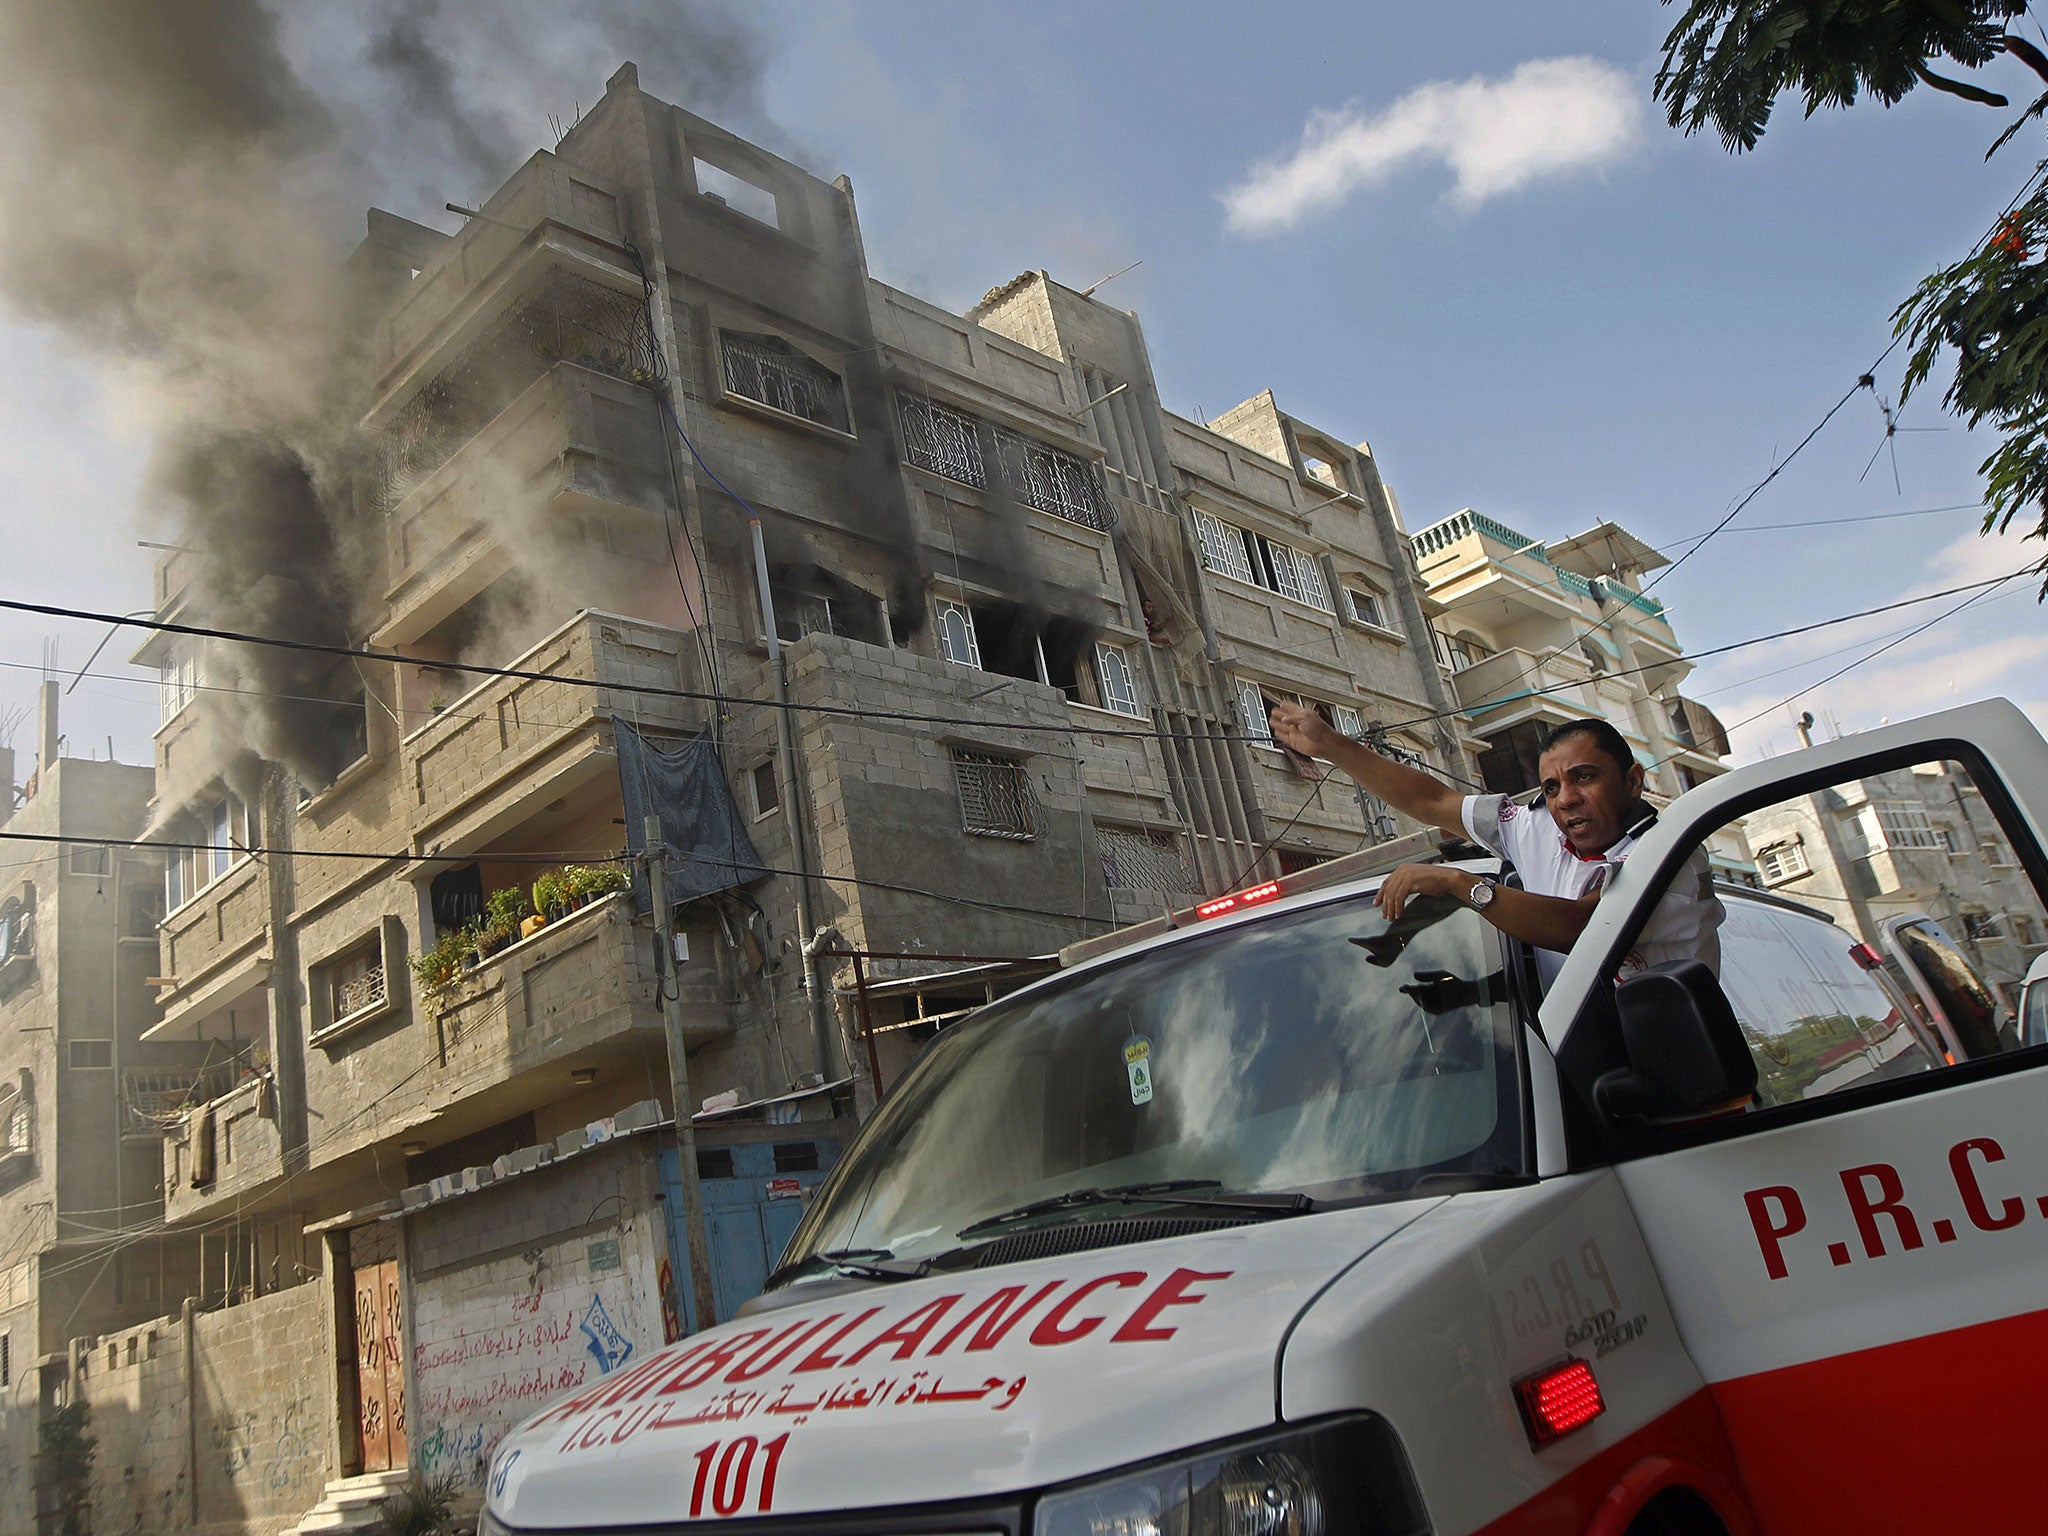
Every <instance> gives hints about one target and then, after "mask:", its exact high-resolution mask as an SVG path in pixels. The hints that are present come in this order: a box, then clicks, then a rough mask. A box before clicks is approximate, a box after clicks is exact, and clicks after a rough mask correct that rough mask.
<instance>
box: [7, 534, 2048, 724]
mask: <svg viewBox="0 0 2048 1536" xmlns="http://www.w3.org/2000/svg"><path fill="white" fill-rule="evenodd" d="M2028 569H2031V567H2029V568H2028ZM2014 574H2015V575H2024V574H2026V571H2025V570H2022V571H2019V572H2015V573H2014ZM2011 579H2012V577H2010V576H2001V577H1994V578H1991V579H1990V580H1988V581H1985V582H1979V583H1974V584H1965V585H1962V586H1956V587H1947V588H1943V589H1942V590H1940V591H1936V592H1928V593H1923V594H1921V595H1919V596H1916V597H1908V598H1901V599H1899V600H1898V601H1896V602H1892V603H1883V604H1880V605H1878V606H1876V607H1873V608H1863V609H1858V610H1857V611H1856V612H1853V613H1845V614H1838V615H1836V616H1835V617H1833V618H1827V619H1816V620H1814V621H1812V622H1810V623H1807V624H1797V625H1792V626H1789V627H1787V628H1784V629H1776V630H1769V631H1767V632H1765V633H1763V634H1760V635H1751V636H1749V637H1748V638H1746V639H1742V640H1734V641H1730V642H1728V643H1727V644H1725V645H1718V646H1711V647H1708V648H1707V649H1705V650H1699V651H1683V652H1680V653H1679V654H1678V656H1676V657H1675V658H1673V660H1676V661H1702V660H1705V659H1707V658H1708V657H1712V656H1721V655H1726V654H1727V653H1728V652H1730V651H1737V650H1742V649H1745V648H1746V647H1749V646H1753V645H1763V644H1765V643H1767V642H1769V641H1772V640H1783V639H1788V638H1790V637H1792V636H1794V635H1803V634H1810V633H1812V632H1813V631H1815V630H1819V629H1826V628H1829V627H1831V626H1833V625H1836V624H1847V623H1851V622H1853V621H1855V620H1857V619H1866V618H1870V617H1872V616H1874V615H1876V614H1880V613H1889V612H1891V611H1893V610H1894V609H1898V608H1904V607H1909V606H1911V605H1912V604H1915V603H1924V602H1931V601H1934V600H1935V599H1937V598H1942V597H1948V596H1952V595H1954V594H1955V593H1958V592H1967V591H1969V590H1971V589H1972V586H1973V585H1974V586H1989V585H1994V584H1996V583H2000V582H2004V581H2008V580H2011ZM0 610H15V611H25V612H32V613H39V614H45V615H49V616H52V617H57V618H70V619H84V620H89V621H97V622H115V621H116V620H117V619H118V616H116V615H108V614H101V613H95V612H90V611H87V610H82V609H72V608H60V607H56V606H54V605H49V604H36V603H26V602H21V601H18V600H14V599H0ZM119 622H124V623H127V624H131V625H134V626H136V627H139V628H162V629H166V630H170V631H172V632H174V633H186V634H196V635H199V636H200V637H201V638H206V639H219V640H227V641H232V642H235V643H238V644H246V645H268V646H275V647H279V648H282V649H287V650H298V649H312V650H319V651H331V650H335V649H337V648H335V647H328V646H319V645H314V644H312V643H311V642H304V641H296V640H283V639H278V638H274V637H270V636H264V635H252V634H247V633H243V632H240V631H235V630H207V629H201V628H200V627H198V626H194V625H174V624H169V623H162V622H154V621H147V620H141V619H126V620H119ZM345 654H348V655H351V656H360V657H362V658H363V659H364V660H367V661H390V662H395V663H399V664H410V665H423V664H425V663H422V662H421V661H420V658H418V657H414V656H400V655H395V654H390V653H382V652H374V651H348V652H345ZM1671 664H1672V663H1671V662H1670V661H1662V662H1655V663H1651V664H1649V665H1647V666H1641V667H1631V668H1627V669H1625V670H1618V671H1614V672H1608V673H1604V674H1603V675H1604V676H1608V677H1628V676H1633V675H1635V674H1638V673H1642V672H1648V671H1653V670H1656V669H1658V668H1661V667H1667V666H1670V665H1671ZM31 665H32V664H31V663H28V662H0V667H10V668H15V669H18V670H27V669H29V668H30V667H31ZM432 665H434V666H436V667H440V668H442V669H443V670H449V671H461V672H465V673H470V674H474V675H477V676H482V677H494V678H511V679H515V680H519V681H529V682H548V683H561V684H567V685H571V686H574V687H579V688H594V689H609V690H611V691H613V692H617V693H628V694H642V695H647V696H650V697H655V698H671V699H683V700H691V701H697V702H707V701H708V702H714V703H727V704H740V705H753V706H765V707H771V708H787V709H790V710H793V711H797V712H815V713H827V714H834V715H840V716H846V717H850V718H855V719H878V720H894V721H900V722H903V723H906V724H918V725H959V726H967V725H974V726H980V727H983V728H985V729H999V730H1004V731H1015V732H1026V733H1034V734H1046V733H1051V734H1059V735H1069V736H1082V735H1088V736H1115V737H1122V738H1131V739H1138V740H1150V741H1236V740H1244V739H1245V738H1243V737H1240V736H1237V735H1235V734H1234V733H1227V732H1213V731H1212V732H1199V731H1196V732H1191V731H1159V730H1147V729H1140V728H1136V727H1131V728H1124V727H1119V726H1108V725H1096V724H1094V723H1093V722H1091V723H1089V724H1087V725H1072V724H1064V725H1055V724H1050V723H1042V722H1037V721H1028V720H1026V721H1003V722H992V721H989V720H986V719H978V718H971V717H966V716H956V715H939V714H927V713H922V712H919V711H915V710H872V709H864V708H860V707H858V706H854V705H838V704H803V703H797V702H794V701H792V702H791V703H789V704H787V705H781V704H778V703H777V702H776V701H774V700H768V699H748V698H741V697H738V696H735V695H731V694H717V693H705V692H701V691H695V690H691V689H684V688H669V687H665V686H662V685H660V684H655V683H631V682H622V681H621V682H608V681H605V680H603V679H599V678H588V677H568V676H564V675H562V674H560V673H554V672H535V671H530V670H527V669H524V668H518V667H488V666H484V665H483V664H481V663H471V662H462V663H457V662H448V663H441V662H435V663H432ZM89 675H90V676H92V677H94V678H96V679H101V680H104V681H108V682H115V683H126V682H131V681H132V682H133V683H134V684H135V686H138V687H147V686H152V685H150V684H149V683H148V682H147V680H145V679H140V678H137V679H132V680H131V679H127V678H122V677H118V676H116V675H114V674H112V673H101V672H95V673H91V674H89ZM194 686H196V687H197V688H199V689H202V690H205V691H210V692H216V693H225V694H235V695H241V696H247V697H275V698H287V699H300V700H304V701H306V702H316V703H318V702H330V703H344V702H350V701H347V700H340V699H333V700H323V699H320V698H318V697H317V696H312V695H301V694H270V693H266V692H265V691H264V690H261V689H250V688H229V687H226V686H224V685H220V684H205V683H202V684H197V685H194ZM1572 686H1576V685H1560V686H1559V687H1556V688H1549V689H1534V690H1531V691H1530V692H1529V693H1528V694H1526V695H1516V697H1518V698H1519V697H1530V698H1539V697H1542V696H1544V695H1546V694H1549V693H1555V692H1560V691H1564V690H1565V689H1566V688H1569V687H1572ZM1483 702H1498V701H1483ZM1469 713H1470V711H1469V710H1468V709H1456V710H1436V711H1432V712H1431V713H1428V714H1422V715H1413V716H1410V717H1408V718H1407V719H1404V720H1396V721H1391V722H1388V723H1386V724H1385V725H1383V726H1382V727H1381V728H1382V729H1383V730H1388V731H1398V730H1406V729H1409V728H1411V727H1413V726H1418V725H1427V724H1430V723H1432V722H1434V721H1437V720H1455V719H1459V718H1461V717H1463V716H1465V715H1467V714H1469ZM441 714H442V716H449V715H453V717H454V718H458V719H479V718H486V717H485V716H482V715H472V714H467V713H464V712H458V711H449V710H444V711H442V712H441ZM437 718H439V717H437ZM557 723H558V724H559V725H560V726H561V728H563V729H567V728H568V727H569V725H570V724H572V723H573V722H557ZM1251 744H1252V745H1257V743H1256V742H1252V743H1251Z"/></svg>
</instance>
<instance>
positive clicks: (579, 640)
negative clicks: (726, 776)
mask: <svg viewBox="0 0 2048 1536" xmlns="http://www.w3.org/2000/svg"><path fill="white" fill-rule="evenodd" d="M696 654H697V653H696V650H695V648H694V646H693V645H692V643H691V642H690V640H689V638H688V636H687V635H686V634H684V633H682V632H681V631H677V630H672V629H666V628H663V627H662V626H660V625H656V624H648V623H644V622H642V621H640V620H637V619H626V618H620V617H617V616H615V615H611V614H602V613H588V612H586V613H580V614H578V615H576V617H574V618H572V619H570V620H569V621H568V623H566V624H564V625H563V626H562V627H561V628H560V629H558V630H556V631H555V632H554V633H553V634H552V635H550V636H548V637H547V639H545V640H543V641H541V643H540V644H538V645H536V646H535V647H533V649H531V650H529V651H528V652H526V654H525V655H523V656H520V657H518V658H517V659H515V660H514V661H513V662H512V663H511V670H514V671H519V672H528V673H541V674H544V675H543V676H541V677H537V678H536V677H500V678H493V679H491V680H490V681H489V682H487V683H485V684H483V685H482V686H481V687H478V688H475V689H473V690H471V691H470V692H469V693H466V694H463V695H462V696H461V697H460V698H457V699H456V700H454V701H453V702H452V703H450V704H449V705H448V706H447V707H446V708H445V709H444V710H443V711H442V712H441V713H440V714H439V715H438V716H437V717H436V718H434V719H433V720H432V721H430V722H429V723H428V724H426V725H423V726H421V727H419V728H418V729H417V730H415V731H413V732H412V733H411V734H410V735H408V736H407V737H406V738H405V740H404V743H403V746H402V752H403V755H404V783H405V787H406V791H407V795H408V798H409V799H410V802H411V816H410V820H411V825H412V832H413V835H414V837H415V838H417V839H419V840H420V841H421V842H422V843H425V842H435V843H438V844H440V845H441V846H443V847H447V848H460V849H461V851H465V852H469V851H474V850H475V845H476V843H477V842H478V841H479V840H480V839H481V838H482V837H485V836H488V835H489V832H490V830H491V829H493V828H495V827H497V826H500V825H502V824H504V822H505V820H506V819H507V817H508V816H510V815H513V814H515V813H516V809H517V807H519V806H522V805H525V804H527V803H529V802H532V803H540V802H544V801H546V800H550V799H555V798H558V797H559V796H561V795H562V794H564V793H565V792H566V791H567V790H568V789H570V788H573V787H575V784H577V783H581V782H583V781H585V780H587V779H590V778H593V777H596V776H598V775H601V774H605V773H609V774H611V775H612V778H613V780H614V784H616V779H617V768H616V766H615V761H616V760H615V758H614V755H613V747H612V740H611V719H612V714H613V712H614V711H615V710H616V711H617V712H619V713H620V714H622V715H624V716H625V717H626V718H627V719H629V720H632V721H633V722H634V723H635V724H636V725H637V726H639V727H640V729H642V730H643V731H654V732H666V733H669V734H672V735H681V736H688V735H695V734H696V733H697V732H698V731H700V730H702V729H703V728H704V722H705V714H704V706H703V705H702V704H701V703H699V702H697V701H695V700H689V699H674V698H664V697H662V696H660V695H658V694H646V693H614V692H612V691H611V690H609V689H606V688H601V687H592V686H590V684H591V683H592V682H596V683H611V682H618V683H633V684H653V685H655V686H656V687H664V688H676V689H682V690H687V691H698V690H700V689H701V687H702V684H701V682H700V680H699V677H698V673H697V670H696Z"/></svg>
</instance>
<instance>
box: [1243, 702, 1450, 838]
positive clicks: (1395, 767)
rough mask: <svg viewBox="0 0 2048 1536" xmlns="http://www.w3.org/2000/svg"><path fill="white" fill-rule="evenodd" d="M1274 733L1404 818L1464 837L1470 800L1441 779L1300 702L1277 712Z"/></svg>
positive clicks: (1282, 705) (1277, 708) (1274, 713)
mask: <svg viewBox="0 0 2048 1536" xmlns="http://www.w3.org/2000/svg"><path fill="white" fill-rule="evenodd" d="M1273 734H1274V736H1276V737H1277V738H1279V740H1280V741H1281V742H1282V743H1284V744H1285V745H1287V746H1289V747H1292V748H1293V749H1294V750H1295V751H1297V752H1299V753H1301V754H1302V755H1303V756H1304V757H1320V758H1322V759H1324V760H1325V761H1326V762H1331V763H1335V764H1336V765H1337V766H1338V767H1339V768H1342V769H1343V770H1344V771H1345V772H1346V773H1348V774H1350V775H1351V777H1352V778H1354V779H1356V780H1358V782H1359V783H1360V784H1362V785H1364V786H1365V788H1366V789H1368V790H1369V791H1371V792H1372V793H1373V794H1375V795H1378V796H1379V797H1380V799H1382V800H1384V801H1386V802H1387V804H1389V805H1391V806H1392V807H1393V808H1394V809H1395V810H1397V811H1399V812H1400V813H1401V814H1402V815H1403V816H1411V817H1413V818H1414V819H1415V820H1417V821H1419V822H1423V823H1425V824H1426V825H1428V826H1432V827H1441V828H1442V829H1443V830H1444V831H1445V832H1447V833H1449V834H1450V835H1451V836H1453V837H1464V836H1466V835H1467V834H1466V832H1465V816H1464V810H1465V797H1464V796H1463V795H1461V794H1459V793H1458V792H1457V791H1456V790H1455V789H1453V788H1451V786H1450V785H1448V784H1446V783H1444V782H1443V781H1442V780H1440V779H1433V778H1431V777H1430V776H1429V775H1428V774H1426V773H1422V772H1420V771H1418V770H1417V769H1414V768H1409V767H1406V766H1404V765H1403V764H1401V763H1397V762H1393V761H1391V760H1390V759H1388V758H1384V757H1381V756H1380V755H1379V753H1377V752H1375V751H1373V749H1372V748H1371V747H1368V746H1367V745H1365V743H1363V742H1360V741H1353V740H1352V739H1351V738H1350V737H1349V736H1346V735H1344V734H1343V733H1342V732H1341V731H1339V730H1337V729H1336V728H1335V727H1333V726H1332V725H1331V724H1330V723H1329V722H1328V721H1327V720H1325V719H1324V718H1323V717H1322V716H1321V715H1319V714H1317V713H1316V712H1315V711H1314V710H1312V709H1308V708H1305V707H1303V706H1302V705H1300V704H1277V705H1275V706H1274V708H1273Z"/></svg>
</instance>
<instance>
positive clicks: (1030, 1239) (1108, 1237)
mask: <svg viewBox="0 0 2048 1536" xmlns="http://www.w3.org/2000/svg"><path fill="white" fill-rule="evenodd" d="M1257 1219H1258V1218H1257V1217H1253V1216H1133V1217H1129V1218H1127V1219H1125V1220H1121V1221H1080V1222H1074V1223H1072V1224H1071V1225H1068V1226H1061V1227H1044V1228H1041V1229H1040V1230H1038V1231H1036V1232H1019V1233H1017V1234H1016V1235H1015V1236H1012V1237H1005V1238H1000V1239H998V1240H997V1241H995V1242H993V1243H990V1244H989V1245H988V1246H987V1247H986V1248H984V1249H982V1250H981V1252H980V1253H979V1254H977V1255H976V1256H975V1261H974V1267H975V1268H976V1269H987V1268H988V1267H989V1266H990V1265H991V1264H1017V1263H1021V1262H1022V1261H1023V1260H1025V1259H1049V1258H1052V1257H1054V1256H1055V1255H1057V1254H1062V1253H1080V1252H1083V1251H1084V1250H1086V1249H1089V1248H1114V1247H1116V1246H1118V1245H1119V1244H1122V1243H1149V1242H1152V1241H1153V1240H1154V1239H1157V1238H1162V1237H1188V1236H1190V1235H1192V1234H1194V1233H1196V1232H1220V1231H1222V1230H1223V1229H1224V1228H1225V1227H1242V1226H1244V1225H1246V1224H1247V1223H1249V1222H1252V1221H1255V1220H1257Z"/></svg>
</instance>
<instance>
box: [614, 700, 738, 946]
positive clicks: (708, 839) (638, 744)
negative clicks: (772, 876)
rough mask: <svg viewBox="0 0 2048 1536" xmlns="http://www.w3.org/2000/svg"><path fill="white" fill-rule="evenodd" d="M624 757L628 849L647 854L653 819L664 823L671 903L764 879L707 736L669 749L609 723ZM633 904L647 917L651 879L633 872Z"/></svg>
mask: <svg viewBox="0 0 2048 1536" xmlns="http://www.w3.org/2000/svg"><path fill="white" fill-rule="evenodd" d="M612 731H613V735H614V738H615V739H616V741H617V742H618V749H619V791H620V795H621V798H622V799H623V800H624V802H625V810H626V847H627V849H628V850H629V851H631V852H633V853H643V852H645V851H646V847H647V838H646V831H645V829H646V825H647V818H648V817H649V816H659V817H660V818H661V832H662V840H663V842H665V843H666V844H667V845H668V848H669V852H670V858H669V861H668V899H669V901H670V902H671V904H673V905H675V906H681V905H682V904H683V903H684V902H686V901H694V900H695V899H696V898H697V897H699V896H708V895H710V894H711V893H712V892H714V891H726V890H731V889H732V888H733V887H734V886H736V885H745V884H746V883H747V882H749V881H751V880H761V879H765V878H766V877H767V875H768V869H767V868H766V866H764V865H763V864H762V863H761V856H760V855H759V854H758V853H756V852H755V851H754V845H753V843H752V841H751V840H750V839H749V838H748V837H747V831H746V828H745V827H744V826H743V825H742V824H741V822H740V812H739V807H738V806H736V805H734V804H733V798H732V791H731V790H730V789H728V788H727V787H726V783H725V770H724V767H723V765H722V764H721V763H720V762H719V758H718V748H717V747H716V745H714V744H713V742H712V740H711V737H710V734H709V733H708V732H707V733H706V734H704V735H702V736H696V737H693V738H691V739H690V740H689V741H686V742H684V743H682V744H681V745H680V746H677V747H673V748H669V747H665V746H663V745H661V744H659V743H657V742H653V741H649V740H648V739H647V738H646V737H644V736H642V735H641V734H640V733H639V732H638V731H636V730H635V729H634V728H633V727H632V725H631V724H630V723H629V722H627V721H624V720H620V719H617V718H614V719H613V721H612ZM633 904H634V907H635V909H636V910H638V911H641V912H645V911H647V910H648V909H649V908H650V907H651V906H652V905H653V901H652V898H651V896H650V895H649V892H648V888H647V874H646V871H645V869H644V868H642V867H641V866H639V865H635V866H634V870H633Z"/></svg>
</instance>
